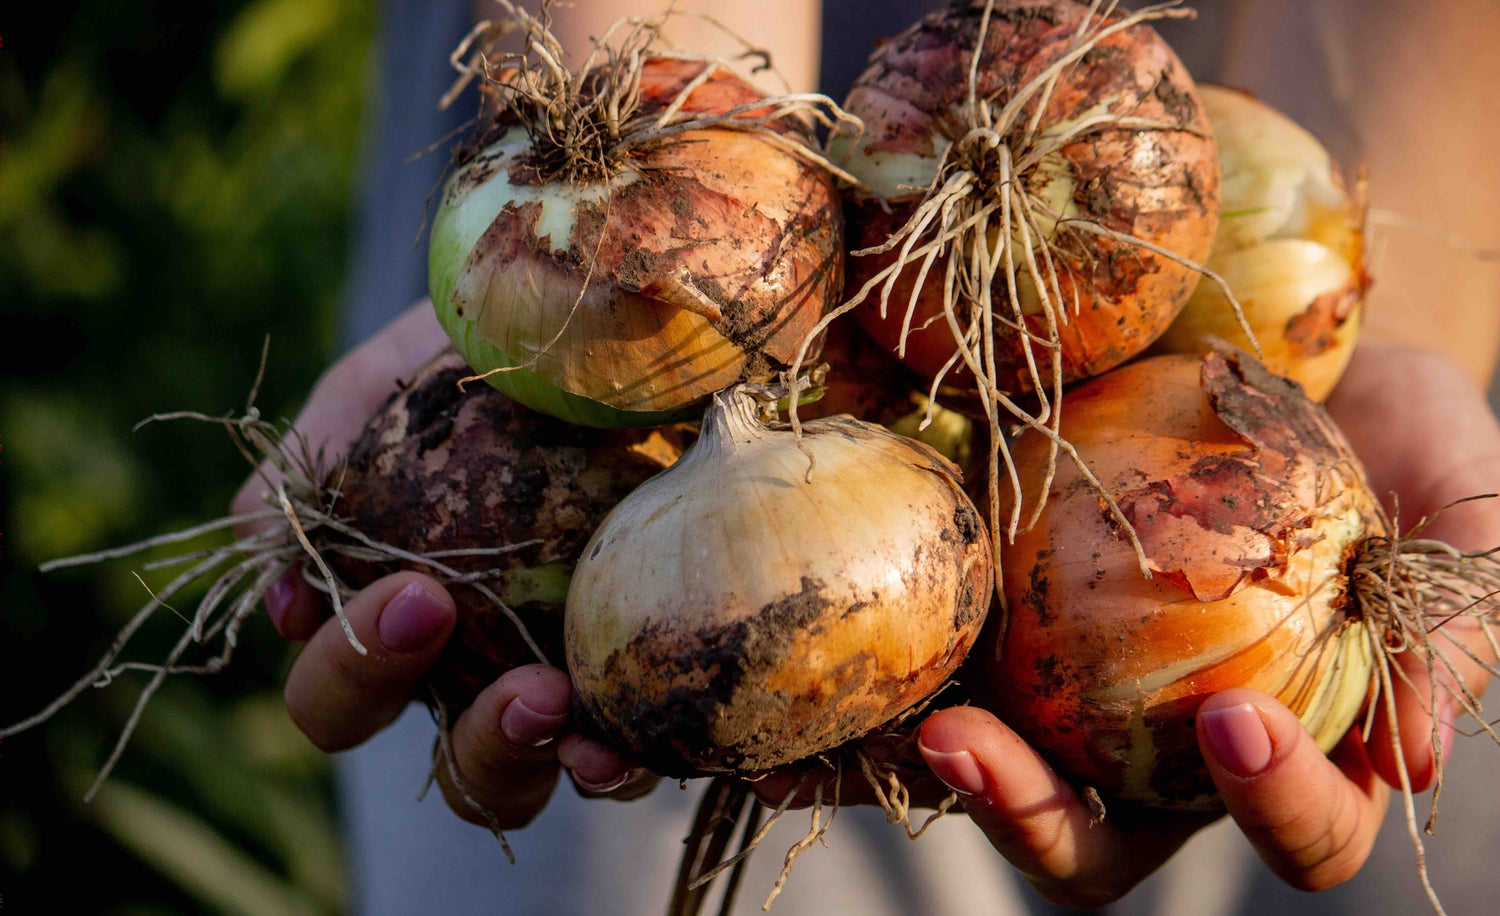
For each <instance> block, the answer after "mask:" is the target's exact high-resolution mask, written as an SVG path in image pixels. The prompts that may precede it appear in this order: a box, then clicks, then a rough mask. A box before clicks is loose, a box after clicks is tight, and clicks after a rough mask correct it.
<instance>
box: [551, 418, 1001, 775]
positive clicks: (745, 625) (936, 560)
mask: <svg viewBox="0 0 1500 916" xmlns="http://www.w3.org/2000/svg"><path fill="white" fill-rule="evenodd" d="M802 432H803V435H802V440H801V444H802V446H803V447H805V451H804V450H803V449H802V448H799V445H798V441H797V437H796V435H795V434H794V433H793V432H791V431H790V430H789V429H787V428H784V427H782V426H781V425H780V424H774V425H767V424H765V423H762V422H761V421H760V420H759V419H757V417H756V413H755V404H754V402H753V401H752V400H751V398H750V397H749V396H748V395H747V394H746V393H745V392H744V391H743V390H738V389H737V390H735V391H731V392H728V393H725V394H721V395H716V396H715V398H714V401H713V402H712V404H711V405H710V407H709V410H708V413H707V414H706V416H705V419H704V423H703V429H702V433H701V435H700V437H699V439H698V441H697V442H696V443H695V444H694V445H693V446H692V447H691V448H690V449H689V450H688V451H687V452H686V453H685V454H684V455H683V457H682V458H681V459H680V460H679V461H678V462H677V464H676V465H674V466H673V467H672V468H671V469H670V470H668V471H665V472H663V473H662V474H660V475H658V476H657V477H655V478H653V479H651V480H649V481H647V482H646V483H645V484H643V485H642V486H641V487H640V488H639V489H638V490H636V491H635V492H634V493H632V494H631V495H630V496H628V497H626V499H625V500H624V501H623V502H621V503H620V505H619V506H617V507H616V508H615V510H614V512H612V513H611V514H610V515H609V517H608V518H607V519H605V521H604V523H603V524H602V525H601V526H600V528H599V530H598V531H597V532H596V533H595V535H594V537H593V539H592V540H591V541H590V542H589V544H588V546H587V547H586V548H585V550H584V553H583V556H582V558H581V559H580V561H579V564H578V567H577V570H576V572H575V574H574V576H573V584H572V587H571V589H570V591H569V593H568V608H567V615H566V622H565V634H566V642H567V660H568V669H569V671H570V673H571V674H572V677H573V683H574V686H575V688H576V690H577V691H578V696H579V697H580V699H581V701H582V703H583V705H584V706H585V707H586V708H587V709H588V710H589V712H591V713H592V714H593V716H594V718H595V719H597V720H598V722H599V724H600V725H601V726H603V727H604V729H605V731H606V732H607V733H608V734H609V735H610V736H611V737H612V738H613V739H614V740H615V741H617V742H618V743H619V744H620V745H621V746H623V747H625V748H628V749H629V750H630V751H631V753H633V754H635V755H637V756H638V757H639V758H640V759H642V760H644V761H645V762H646V763H647V764H648V765H649V766H650V767H651V768H652V769H654V770H656V771H657V772H660V773H663V774H667V775H679V776H685V775H693V774H698V773H704V772H739V773H748V772H754V771H759V770H764V769H767V768H770V767H774V766H778V765H781V764H785V763H789V762H792V761H795V760H799V759H802V758H805V757H807V756H809V755H811V754H815V753H818V752H821V751H825V750H828V749H830V748H833V747H835V746H837V745H840V744H843V743H844V742H846V741H848V740H850V739H853V738H857V737H860V736H862V735H864V734H866V733H867V732H870V731H871V730H873V729H875V728H877V727H878V726H881V725H882V724H885V723H886V722H888V721H890V720H891V719H893V718H894V717H896V716H897V715H899V714H900V713H902V712H903V711H905V710H907V709H909V708H910V707H912V706H913V705H914V704H916V703H918V702H919V701H921V700H922V699H924V698H925V697H927V696H928V695H929V694H931V693H932V692H934V691H935V690H936V689H937V688H938V687H940V686H941V685H942V684H943V683H944V682H945V680H946V679H947V678H948V676H949V675H950V674H951V673H952V672H953V670H954V669H955V668H956V667H957V666H958V664H959V663H960V662H961V661H962V660H963V657H964V655H965V653H966V652H967V650H968V648H969V646H970V645H971V643H972V641H973V639H974V638H975V636H976V635H977V633H978V630H979V626H980V624H981V622H982V619H983V617H984V611H985V608H986V607H987V605H988V602H989V600H990V597H991V595H990V589H991V574H992V573H991V570H992V564H991V560H990V548H989V544H988V538H987V537H986V534H985V528H984V524H983V522H982V521H981V520H980V517H979V514H978V512H977V511H976V510H975V509H974V506H973V504H972V503H970V502H969V499H968V497H967V496H965V495H964V491H963V487H962V486H961V484H960V482H959V479H958V472H957V469H956V468H954V467H953V466H952V465H951V464H950V463H948V462H947V461H946V460H945V459H943V458H942V457H941V456H939V455H938V454H937V453H935V452H934V451H932V450H931V449H929V448H927V447H926V446H923V445H921V444H920V443H916V442H913V441H911V440H908V439H905V438H903V437H900V436H897V435H894V434H892V433H890V432H888V431H886V430H884V429H882V428H880V427H877V426H873V425H870V424H867V423H861V422H859V421H857V420H853V419H851V418H848V417H834V418H829V419H823V420H815V421H812V422H809V423H807V424H805V425H804V426H803V427H802ZM809 456H811V460H812V466H811V470H809Z"/></svg>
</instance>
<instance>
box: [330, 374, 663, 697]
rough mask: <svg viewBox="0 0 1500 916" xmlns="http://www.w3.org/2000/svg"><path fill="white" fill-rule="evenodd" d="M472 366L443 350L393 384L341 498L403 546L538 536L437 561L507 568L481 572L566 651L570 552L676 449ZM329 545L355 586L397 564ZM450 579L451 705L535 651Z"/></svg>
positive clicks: (446, 679)
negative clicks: (542, 407) (486, 381)
mask: <svg viewBox="0 0 1500 916" xmlns="http://www.w3.org/2000/svg"><path fill="white" fill-rule="evenodd" d="M471 374H472V370H471V369H470V368H469V366H468V364H466V363H465V362H464V361H463V358H462V357H460V356H459V355H458V354H457V353H455V352H454V351H452V350H448V351H447V352H445V353H443V354H441V355H439V356H438V357H437V358H435V359H434V360H433V361H431V362H430V363H428V364H427V365H426V366H424V367H423V368H422V369H421V370H419V371H418V372H417V374H416V375H415V376H414V377H413V378H412V380H411V381H410V383H409V384H407V385H406V387H404V388H403V389H402V390H400V391H398V392H396V393H394V394H393V395H391V397H390V398H389V399H387V401H386V402H385V404H384V405H382V406H381V408H380V410H379V411H377V412H376V414H375V416H374V417H373V418H372V419H371V420H370V422H369V424H368V425H367V426H366V427H365V430H364V432H363V434H362V435H361V436H360V438H359V440H358V441H357V442H356V443H355V445H354V448H353V450H352V451H351V453H350V456H349V466H348V472H347V474H346V476H345V478H344V483H343V486H342V495H341V497H340V499H339V501H338V503H337V504H336V508H337V510H338V512H339V514H340V515H341V516H343V517H345V518H346V519H347V520H348V522H349V523H350V524H351V525H353V526H354V527H355V528H356V529H358V530H360V531H362V532H364V533H365V534H366V535H368V536H370V537H371V538H374V539H375V540H378V541H384V542H386V543H389V544H393V545H395V546H398V547H401V548H403V549H405V550H408V551H410V552H412V553H425V552H428V551H436V550H459V549H475V548H493V547H499V546H504V545H506V544H519V543H521V542H523V541H528V540H532V539H535V538H539V539H541V540H542V543H541V544H539V545H536V546H533V547H527V548H524V549H522V550H519V551H517V552H514V553H507V554H501V555H499V556H480V557H449V558H443V560H442V562H443V563H445V564H447V565H449V566H451V567H453V568H455V569H457V570H458V571H459V572H466V573H467V572H478V571H481V570H488V569H494V568H497V567H498V568H500V569H503V570H505V575H504V576H502V577H501V578H499V579H493V580H487V584H488V585H489V586H490V587H491V588H493V589H494V590H495V591H496V592H497V593H498V594H499V595H500V596H501V597H502V598H505V599H506V602H507V603H508V604H509V605H510V606H511V607H512V608H513V609H514V610H515V611H516V612H517V613H518V614H519V615H520V616H521V618H522V620H523V622H524V623H525V624H526V627H527V630H528V631H529V632H530V633H531V635H532V637H533V638H534V639H536V640H537V642H538V644H539V645H540V646H541V647H542V650H543V651H544V652H546V653H547V654H548V657H549V658H550V659H551V660H552V661H553V662H554V663H555V664H556V663H561V661H562V611H563V603H564V600H565V597H566V593H567V587H568V577H569V574H570V572H571V570H572V565H573V563H574V561H575V560H576V559H577V557H578V555H579V553H581V552H582V550H583V545H584V543H585V542H586V541H587V540H588V538H589V537H590V536H591V535H592V534H593V532H594V529H595V528H596V527H598V525H599V522H600V521H602V520H603V518H604V516H605V515H606V514H607V513H608V512H609V510H610V509H612V508H614V506H615V504H616V503H618V502H619V501H620V500H621V499H623V498H624V497H625V495H626V494H627V493H629V492H630V491H631V490H633V489H634V488H635V487H637V486H638V485H640V484H641V483H642V482H643V481H645V480H646V479H648V478H649V477H651V476H652V475H653V474H656V473H657V472H658V471H660V470H661V469H662V467H663V466H664V462H665V463H670V461H671V460H672V458H673V457H675V455H674V453H673V448H672V446H671V445H670V444H669V443H667V442H665V441H663V442H651V443H649V444H648V443H647V440H648V434H647V433H645V432H639V431H634V430H621V431H601V430H592V429H586V428H581V427H577V426H572V425H569V424H566V423H563V422H561V421H559V420H556V419H554V418H552V417H548V416H545V415H543V414H539V413H536V412H534V411H531V410H528V409H526V408H525V407H522V406H521V405H519V404H516V403H515V402H514V401H511V400H510V399H509V398H506V397H505V396H504V395H502V394H500V393H499V392H498V391H495V390H494V389H492V388H490V387H489V386H487V385H479V384H473V383H471V384H469V385H468V386H466V389H465V390H464V391H460V390H459V388H458V380H459V379H461V378H463V377H465V376H468V375H471ZM652 445H655V446H659V447H658V448H657V449H655V450H653V449H652V448H651V447H650V446H652ZM326 556H327V558H328V559H329V561H330V562H331V563H333V564H334V566H335V568H336V569H337V570H338V571H339V573H340V575H341V576H342V577H344V578H345V579H346V581H348V582H349V583H350V584H351V585H353V586H354V587H356V588H359V587H363V586H365V585H368V584H369V583H371V582H373V581H374V580H376V579H378V578H380V577H381V576H383V575H386V574H387V573H390V572H394V571H395V570H396V568H397V567H395V566H390V565H386V564H375V563H369V562H364V561H360V560H356V559H353V558H350V557H347V556H344V555H342V554H338V553H335V552H332V551H329V552H327V554H326ZM411 568H417V567H411ZM449 591H450V593H451V594H452V596H453V599H454V601H455V603H456V604H457V606H458V625H457V629H456V630H455V633H454V636H453V638H452V639H450V640H449V642H448V645H447V648H446V649H444V652H443V655H442V657H441V658H440V659H439V660H438V661H437V663H436V664H434V666H433V667H432V669H431V671H430V674H429V676H430V677H431V679H432V685H433V686H434V687H435V688H436V689H437V691H438V695H439V696H440V697H442V698H443V700H444V702H445V703H447V704H448V706H449V708H450V709H462V708H463V707H466V706H468V705H469V703H470V702H471V701H472V700H473V698H474V697H475V696H476V695H477V694H478V693H479V691H480V690H482V689H484V687H486V686H487V685H489V684H490V683H491V682H492V681H494V679H495V678H497V677H499V676H500V675H501V674H503V673H505V672H506V671H508V670H510V669H511V668H515V667H518V666H520V665H526V664H530V663H532V662H535V661H536V658H535V657H534V656H533V655H532V653H531V650H530V649H529V648H528V647H527V645H526V643H525V642H524V641H523V640H522V639H521V637H520V635H519V634H518V632H517V631H516V629H515V626H514V625H513V624H512V623H511V622H510V620H508V619H507V618H506V617H505V616H504V615H503V614H502V613H501V612H500V611H499V610H497V609H496V608H495V606H494V605H493V604H492V603H490V602H489V601H488V600H487V599H486V598H484V597H483V596H482V595H480V594H479V593H478V592H476V591H474V590H473V589H472V588H468V587H464V586H461V585H460V586H453V587H452V588H450V589H449Z"/></svg>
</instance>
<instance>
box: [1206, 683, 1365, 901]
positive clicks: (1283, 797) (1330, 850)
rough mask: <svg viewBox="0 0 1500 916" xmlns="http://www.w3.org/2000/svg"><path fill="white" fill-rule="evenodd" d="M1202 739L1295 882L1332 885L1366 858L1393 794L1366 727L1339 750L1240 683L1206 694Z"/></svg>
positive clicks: (1257, 834)
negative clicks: (1368, 746) (1326, 749)
mask: <svg viewBox="0 0 1500 916" xmlns="http://www.w3.org/2000/svg"><path fill="white" fill-rule="evenodd" d="M1198 743H1199V746H1200V748H1201V749H1202V751H1203V757H1204V760H1206V761H1207V762H1208V768H1209V772H1210V773H1211V774H1212V775H1213V780H1214V784H1215V785H1216V786H1217V787H1218V789H1219V794H1220V796H1221V797H1222V798H1223V799H1224V804H1225V805H1226V806H1227V807H1228V808H1229V813H1230V815H1231V816H1232V817H1233V818H1234V819H1235V821H1236V822H1237V823H1238V824H1239V826H1240V829H1241V830H1242V831H1244V833H1245V836H1246V837H1247V838H1249V840H1250V843H1251V844H1252V845H1253V846H1254V847H1255V849H1256V851H1257V852H1258V853H1259V854H1260V857H1261V859H1263V860H1264V861H1265V863H1266V865H1268V866H1269V867H1270V868H1271V870H1272V871H1274V872H1275V873H1276V874H1278V875H1280V876H1281V878H1282V879H1283V880H1285V881H1286V882H1287V883H1288V884H1291V885H1292V886H1293V887H1297V888H1300V889H1302V890H1307V891H1315V890H1323V889H1326V888H1330V887H1333V886H1334V885H1336V884H1340V883H1342V882H1344V881H1346V880H1348V879H1349V878H1351V877H1353V876H1354V873H1355V872H1356V871H1358V870H1359V867H1360V866H1361V865H1363V864H1364V861H1365V859H1366V858H1367V857H1368V856H1369V854H1370V849H1371V847H1372V846H1373V845H1374V843H1375V834H1376V832H1377V831H1378V830H1379V829H1380V821H1381V817H1382V816H1383V815H1384V813H1385V806H1386V802H1387V800H1388V798H1389V794H1390V793H1389V789H1387V787H1386V785H1385V783H1383V782H1382V781H1381V780H1380V779H1379V778H1378V777H1377V776H1376V775H1375V773H1374V771H1373V770H1372V769H1371V767H1370V763H1369V759H1368V758H1367V757H1366V755H1365V752H1364V746H1363V745H1362V744H1361V743H1360V742H1359V740H1358V733H1357V732H1351V733H1350V735H1348V736H1346V738H1345V740H1344V741H1343V742H1341V743H1340V744H1339V746H1338V747H1337V748H1335V750H1334V753H1333V755H1332V757H1331V758H1330V757H1328V756H1325V755H1324V754H1323V752H1322V751H1321V750H1319V749H1318V745H1317V742H1315V741H1314V740H1313V738H1312V736H1311V735H1309V734H1308V733H1307V729H1305V728H1303V727H1302V723H1301V722H1299V721H1298V720H1297V717H1296V716H1295V715H1293V714H1292V712H1291V710H1289V709H1287V708H1286V707H1285V706H1283V705H1281V704H1280V703H1278V702H1276V701H1275V700H1273V699H1272V698H1270V697H1269V696H1266V695H1265V694H1263V693H1260V692H1258V691H1254V690H1248V689H1244V688H1236V689H1233V690H1226V691H1224V692H1222V693H1218V694H1215V695H1214V696H1212V697H1210V698H1209V699H1208V700H1207V701H1205V702H1204V704H1203V706H1202V707H1201V708H1200V710H1199V712H1198Z"/></svg>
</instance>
